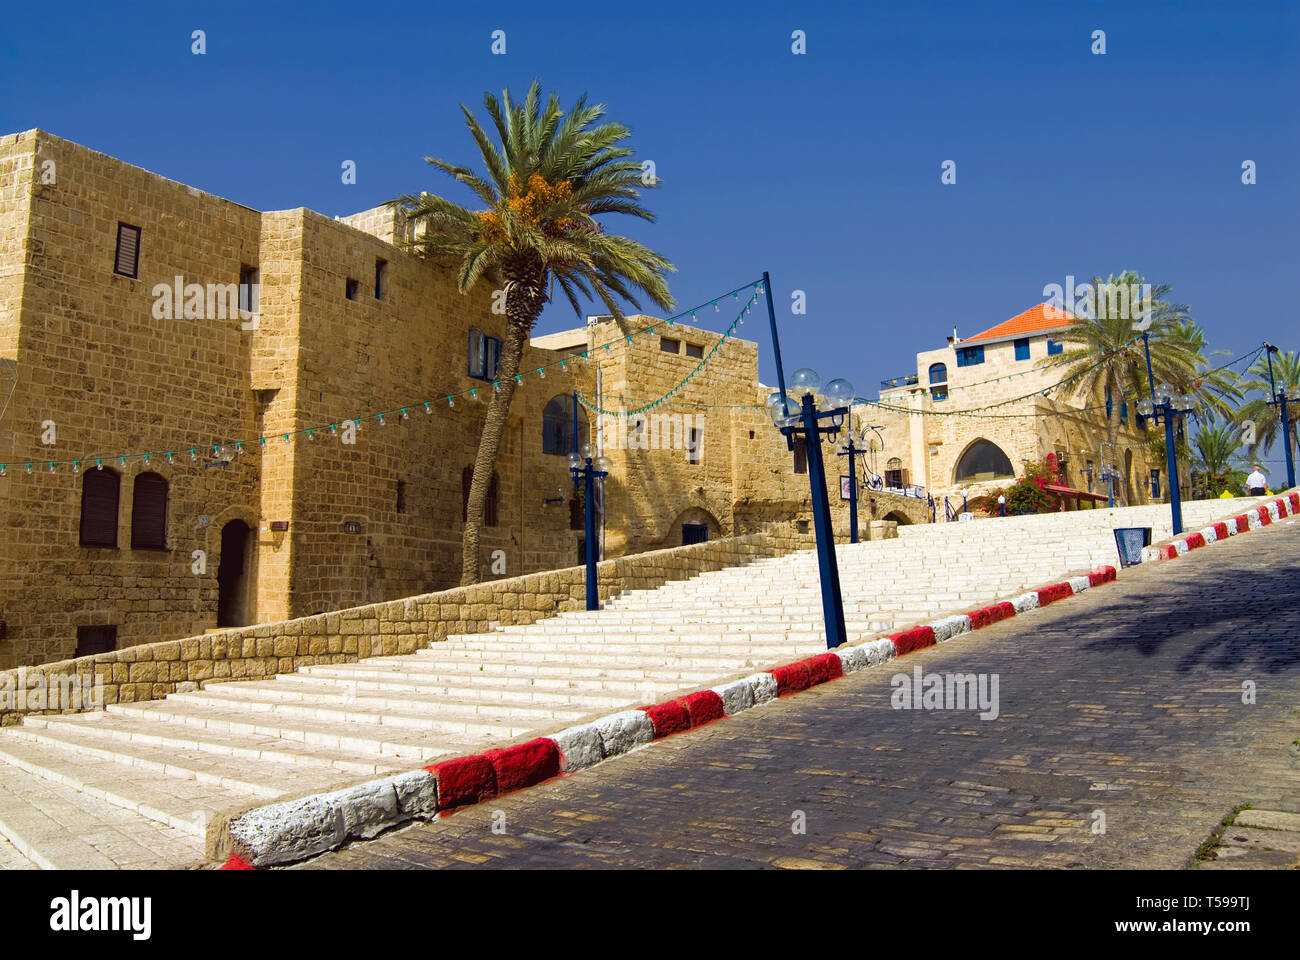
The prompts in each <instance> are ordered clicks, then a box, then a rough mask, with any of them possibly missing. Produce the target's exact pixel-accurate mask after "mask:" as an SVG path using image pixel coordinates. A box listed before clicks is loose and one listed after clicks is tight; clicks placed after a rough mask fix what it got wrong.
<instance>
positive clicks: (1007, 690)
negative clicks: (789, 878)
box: [291, 521, 1300, 869]
mask: <svg viewBox="0 0 1300 960" xmlns="http://www.w3.org/2000/svg"><path fill="white" fill-rule="evenodd" d="M1298 584H1300V524H1295V523H1294V522H1293V523H1291V524H1287V523H1286V522H1285V521H1284V522H1283V523H1281V524H1277V525H1275V526H1273V527H1270V528H1266V529H1263V530H1260V531H1257V532H1254V533H1250V534H1248V535H1245V536H1241V537H1238V538H1234V539H1233V540H1231V541H1228V542H1226V543H1221V544H1215V545H1211V546H1209V547H1207V548H1205V549H1203V550H1197V551H1194V552H1192V553H1190V554H1188V555H1187V556H1185V557H1183V558H1181V559H1178V560H1175V561H1171V562H1167V563H1163V564H1151V565H1148V566H1146V567H1141V568H1135V569H1133V570H1131V571H1125V574H1124V576H1123V577H1122V578H1121V580H1120V581H1119V583H1117V584H1113V585H1110V586H1106V587H1103V588H1101V589H1098V590H1094V591H1090V592H1088V593H1086V594H1084V595H1082V596H1079V597H1076V598H1073V599H1070V600H1066V601H1064V602H1062V603H1060V604H1058V605H1056V606H1053V607H1050V608H1047V609H1044V610H1041V611H1035V612H1033V613H1030V614H1027V615H1024V616H1021V617H1017V618H1015V619H1013V620H1010V621H1007V622H1006V623H1003V624H999V625H996V626H994V627H990V628H987V629H984V630H981V631H979V632H977V633H975V634H971V635H967V636H965V637H962V638H959V639H957V640H954V641H951V642H950V643H947V644H945V645H943V646H942V647H939V648H937V649H932V650H930V651H928V652H923V653H920V654H913V655H911V656H908V657H906V658H904V659H902V660H900V661H897V662H895V663H893V664H887V665H885V666H884V667H882V668H877V669H873V670H868V671H864V672H862V673H859V674H855V675H854V676H852V677H848V678H845V679H842V680H837V681H835V682H833V683H829V684H826V685H824V686H822V687H818V688H815V689H813V690H811V691H808V692H805V693H802V694H799V695H797V696H795V697H792V698H788V699H785V700H781V701H778V702H776V703H772V704H769V705H767V706H764V707H761V708H759V709H756V710H752V711H749V712H747V713H744V714H741V715H739V716H737V717H735V718H732V719H727V720H723V721H721V722H719V723H716V724H714V725H712V726H710V727H707V728H704V729H702V730H698V731H695V732H691V733H687V734H685V735H681V736H678V737H674V738H671V739H669V740H667V741H662V742H660V743H657V744H655V745H653V746H651V747H649V748H648V749H644V750H640V751H637V752H635V753H633V754H630V755H627V756H625V757H622V758H619V759H616V760H612V761H610V762H607V763H605V764H602V765H600V766H598V767H596V768H594V769H592V770H588V771H584V772H582V773H579V774H577V775H574V776H571V777H566V778H563V779H561V780H557V781H553V782H551V783H548V784H543V785H541V786H539V787H535V788H533V789H531V790H527V791H524V792H522V793H518V794H515V795H512V796H508V797H503V798H500V799H498V800H496V801H494V802H491V803H488V804H484V805H482V806H480V807H476V808H471V809H468V810H466V811H464V812H461V813H459V814H456V815H455V816H452V817H450V818H447V819H444V820H439V821H437V822H435V823H430V824H420V825H418V826H414V827H411V828H408V829H406V830H403V831H401V832H396V833H393V834H390V835H387V836H384V837H380V838H378V839H376V840H373V841H370V842H368V843H360V844H354V845H352V846H350V847H348V848H345V849H343V850H340V851H338V852H336V853H333V854H328V855H325V856H322V857H319V858H317V859H315V860H313V861H310V862H308V863H306V864H300V865H298V866H296V867H293V868H291V869H321V868H324V869H355V868H369V869H374V868H381V869H413V868H430V867H440V868H445V867H460V868H465V867H548V868H564V867H575V868H584V867H585V868H593V867H596V868H598V867H651V868H653V867H683V866H684V867H692V866H695V867H825V868H856V867H871V866H909V867H931V866H936V867H984V866H1007V867H1017V866H1050V867H1087V868H1097V867H1182V866H1185V865H1187V864H1188V863H1189V860H1190V858H1191V857H1192V855H1193V854H1194V852H1195V851H1196V849H1197V847H1198V846H1199V845H1200V844H1201V843H1202V842H1203V841H1204V840H1205V839H1206V838H1207V837H1208V836H1209V834H1210V832H1211V830H1212V829H1213V828H1214V827H1215V826H1216V825H1217V824H1218V823H1219V821H1220V820H1221V819H1222V818H1223V817H1224V816H1225V815H1226V814H1228V813H1229V811H1231V810H1232V809H1233V808H1234V807H1235V806H1237V805H1238V804H1241V803H1251V804H1253V805H1254V806H1255V807H1256V808H1267V809H1270V810H1278V811H1291V812H1297V813H1300V754H1298V753H1297V750H1296V747H1295V746H1294V745H1293V741H1295V740H1296V739H1297V738H1300V603H1297V599H1296V587H1297V585H1298ZM918 665H919V666H921V667H922V668H923V669H924V670H925V671H926V673H931V672H941V673H976V674H996V675H997V676H998V678H999V700H1000V714H999V716H998V717H997V719H996V720H990V721H983V720H980V719H979V717H978V715H977V713H976V712H974V711H962V712H958V711H952V710H941V711H921V710H895V709H892V708H891V706H890V695H891V693H892V688H891V684H890V678H891V677H892V676H893V675H894V674H896V673H899V672H901V671H907V672H909V673H910V672H911V671H912V669H913V668H914V667H915V666H918ZM1248 683H1249V684H1253V685H1254V687H1255V697H1256V702H1255V703H1254V704H1243V702H1242V700H1243V684H1248ZM1100 814H1104V817H1105V832H1104V833H1101V834H1098V833H1095V832H1094V829H1093V827H1094V824H1095V823H1097V822H1098V818H1099V815H1100ZM801 816H802V818H804V819H805V820H806V832H805V833H802V834H800V833H795V832H794V831H793V829H792V828H793V827H794V826H795V825H796V823H797V820H798V819H799V818H800V817H801ZM494 822H495V823H496V825H497V828H498V830H501V829H503V830H504V832H500V833H496V832H493V825H494ZM1278 865H1281V864H1278Z"/></svg>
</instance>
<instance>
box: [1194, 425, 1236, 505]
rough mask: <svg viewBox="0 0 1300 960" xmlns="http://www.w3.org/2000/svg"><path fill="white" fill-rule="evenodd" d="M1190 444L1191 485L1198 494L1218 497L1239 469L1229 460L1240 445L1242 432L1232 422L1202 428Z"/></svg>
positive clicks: (1230, 483)
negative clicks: (1191, 446) (1191, 452)
mask: <svg viewBox="0 0 1300 960" xmlns="http://www.w3.org/2000/svg"><path fill="white" fill-rule="evenodd" d="M1193 446H1194V448H1195V452H1194V453H1193V455H1192V486H1193V488H1194V489H1195V492H1196V493H1197V494H1198V495H1202V496H1210V497H1217V496H1218V495H1219V494H1221V493H1223V491H1224V490H1227V489H1228V488H1229V487H1230V486H1231V485H1232V481H1233V479H1234V475H1235V474H1237V473H1239V472H1240V471H1239V470H1237V469H1236V467H1235V465H1234V464H1233V462H1232V460H1233V457H1234V456H1235V455H1236V453H1237V449H1238V448H1239V447H1240V446H1241V432H1240V430H1239V429H1238V428H1237V427H1236V425H1234V424H1223V425H1222V426H1215V427H1202V428H1201V429H1200V431H1199V432H1198V433H1197V434H1196V438H1195V440H1194V441H1193Z"/></svg>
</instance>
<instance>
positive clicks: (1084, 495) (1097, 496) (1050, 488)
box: [1043, 483, 1106, 501]
mask: <svg viewBox="0 0 1300 960" xmlns="http://www.w3.org/2000/svg"><path fill="white" fill-rule="evenodd" d="M1043 489H1044V490H1046V491H1047V492H1048V493H1054V494H1056V495H1057V496H1060V497H1078V498H1079V499H1082V500H1093V501H1097V500H1105V499H1106V495H1105V494H1104V493H1089V492H1088V491H1087V490H1076V489H1074V487H1062V486H1058V485H1057V484H1054V483H1046V484H1044V485H1043Z"/></svg>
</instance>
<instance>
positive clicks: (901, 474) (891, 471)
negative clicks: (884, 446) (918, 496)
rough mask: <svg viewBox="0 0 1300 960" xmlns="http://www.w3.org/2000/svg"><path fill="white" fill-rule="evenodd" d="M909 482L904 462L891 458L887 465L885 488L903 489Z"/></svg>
mask: <svg viewBox="0 0 1300 960" xmlns="http://www.w3.org/2000/svg"><path fill="white" fill-rule="evenodd" d="M907 480H908V476H907V470H905V469H904V468H903V461H902V460H901V459H899V458H898V457H890V458H889V462H888V463H886V464H885V486H886V487H889V488H891V489H901V488H903V487H906V486H907Z"/></svg>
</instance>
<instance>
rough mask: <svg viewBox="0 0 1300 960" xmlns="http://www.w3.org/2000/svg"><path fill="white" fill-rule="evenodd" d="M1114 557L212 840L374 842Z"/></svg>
mask: <svg viewBox="0 0 1300 960" xmlns="http://www.w3.org/2000/svg"><path fill="white" fill-rule="evenodd" d="M1116 576H1117V574H1116V570H1115V568H1114V567H1112V566H1105V567H1101V568H1099V569H1097V570H1094V571H1092V572H1090V573H1088V574H1087V575H1085V576H1078V577H1071V578H1070V579H1068V580H1064V581H1061V582H1060V583H1054V584H1051V585H1049V586H1046V587H1042V588H1040V589H1038V590H1030V591H1028V592H1026V593H1023V594H1021V595H1019V596H1017V597H1014V598H1012V599H1011V600H1008V601H1002V602H999V603H994V604H991V605H990V606H987V607H981V608H980V609H978V610H972V611H970V612H969V613H962V614H957V615H955V616H949V617H944V618H942V619H940V620H936V621H934V622H932V623H926V624H921V625H918V626H915V627H912V628H910V629H907V630H903V631H900V632H897V633H892V634H887V635H885V636H883V637H878V638H876V639H874V640H868V641H866V642H863V643H859V644H856V645H849V644H844V645H841V646H840V647H837V648H835V649H834V650H831V651H829V652H827V653H824V654H818V655H817V656H814V657H809V658H807V659H804V660H800V661H797V662H795V663H790V664H786V665H785V666H782V667H775V668H773V669H771V670H765V671H761V672H759V673H754V674H751V675H749V676H747V677H743V678H741V679H739V680H733V681H731V682H729V683H725V684H722V685H720V686H717V687H712V688H710V689H706V690H699V691H696V692H695V693H688V694H685V695H683V696H679V697H676V698H674V699H673V700H670V701H667V702H665V703H659V704H655V705H653V706H648V707H640V708H637V709H632V710H621V711H618V712H617V713H612V714H609V715H607V716H604V717H600V718H598V719H596V720H592V721H590V722H588V723H583V724H579V725H577V726H572V727H568V728H566V729H564V730H561V731H559V732H558V733H555V734H552V735H550V736H546V737H538V738H536V739H534V740H530V741H528V742H526V743H519V744H515V745H513V746H507V747H502V748H500V749H495V750H488V751H486V752H484V753H479V754H472V755H469V756H463V757H455V758H452V759H449V760H442V761H439V762H438V763H435V764H432V765H430V766H427V767H423V768H421V769H419V770H413V771H410V772H408V773H400V774H395V775H389V776H386V777H382V778H379V779H375V780H369V781H367V782H365V783H361V784H358V785H356V786H352V787H346V788H343V789H340V790H334V791H331V792H328V793H316V794H310V795H307V796H302V797H297V798H294V799H289V800H278V801H276V802H274V803H270V804H264V805H261V806H257V807H253V808H245V809H242V810H236V811H230V812H229V813H225V814H221V815H219V816H217V817H214V818H213V819H212V821H210V822H209V825H208V831H207V835H206V837H205V850H206V853H207V856H208V859H209V860H210V861H214V862H218V863H221V862H222V861H224V863H223V865H222V866H221V867H219V868H218V869H221V870H249V869H255V868H259V867H270V866H279V865H283V864H289V863H295V862H298V861H301V860H306V859H308V858H310V857H314V856H317V855H319V854H321V853H325V852H327V851H329V850H336V849H338V848H339V847H341V846H343V845H344V844H345V843H348V842H351V841H354V840H368V839H370V838H372V837H375V836H377V835H378V834H379V833H382V832H383V831H385V830H388V829H391V828H393V827H397V826H400V825H402V824H405V823H408V822H409V821H411V820H417V819H419V820H430V819H433V818H435V817H437V816H439V815H443V816H445V815H447V814H449V813H450V812H452V811H454V810H457V809H460V808H462V807H465V806H469V805H472V804H476V803H479V802H481V801H484V800H490V799H492V798H494V797H498V796H501V795H503V794H506V793H511V792H514V791H516V790H522V789H524V788H526V787H530V786H534V785H535V784H538V783H542V782H544V781H546V780H550V779H552V778H554V777H558V776H561V775H563V774H568V773H573V772H575V771H577V770H583V769H586V768H588V767H592V766H595V765H596V764H598V763H601V762H603V761H605V760H608V759H611V758H613V757H616V756H619V755H621V754H624V753H627V752H629V751H631V750H635V749H638V748H640V747H644V746H648V745H649V744H651V743H653V742H654V741H656V740H661V739H663V738H664V737H667V736H671V735H672V734H676V733H683V732H685V731H687V730H692V729H695V728H697V727H702V726H704V725H706V724H709V723H713V722H715V721H717V720H722V719H725V718H726V717H730V716H734V715H735V714H737V713H740V712H742V711H745V710H748V709H750V708H751V707H756V706H761V705H762V704H765V703H768V702H770V701H772V700H774V699H776V698H777V697H783V696H789V695H791V694H795V693H799V692H800V691H802V690H806V689H808V688H810V687H813V686H816V685H818V684H822V683H826V682H828V681H830V680H836V679H839V678H840V677H842V676H845V675H847V674H850V673H856V672H857V671H859V670H863V669H866V668H867V667H872V666H875V665H877V664H880V663H884V662H886V661H888V660H892V659H894V658H895V657H900V656H904V655H905V654H908V653H912V652H914V651H916V650H921V649H923V648H925V647H929V646H933V645H935V644H937V643H944V642H946V641H948V640H950V639H952V638H953V637H956V636H959V635H961V634H963V633H968V632H970V631H972V630H978V629H981V628H983V627H987V626H991V625H992V624H994V623H998V622H1000V621H1002V620H1006V619H1008V618H1010V617H1014V616H1016V615H1017V614H1021V613H1025V612H1027V611H1030V610H1034V609H1037V608H1038V607H1043V606H1047V605H1048V604H1051V603H1055V602H1056V601H1057V600H1063V599H1065V598H1066V597H1070V596H1073V595H1075V594H1077V593H1082V592H1083V591H1085V590H1088V589H1090V588H1092V587H1097V586H1101V585H1102V584H1106V583H1111V582H1112V581H1114V580H1115V579H1116Z"/></svg>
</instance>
